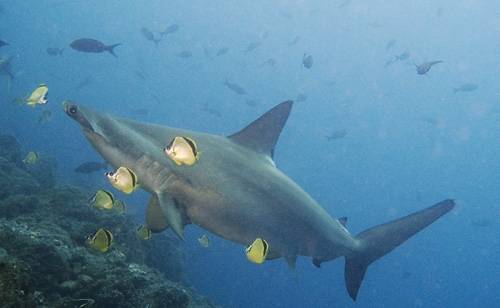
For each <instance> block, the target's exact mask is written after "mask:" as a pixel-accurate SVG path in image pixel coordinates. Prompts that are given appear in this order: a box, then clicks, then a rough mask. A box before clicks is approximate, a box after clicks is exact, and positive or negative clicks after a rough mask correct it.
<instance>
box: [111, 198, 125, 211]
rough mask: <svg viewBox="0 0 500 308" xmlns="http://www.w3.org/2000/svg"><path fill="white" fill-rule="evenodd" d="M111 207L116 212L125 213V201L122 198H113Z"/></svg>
mask: <svg viewBox="0 0 500 308" xmlns="http://www.w3.org/2000/svg"><path fill="white" fill-rule="evenodd" d="M113 207H114V208H115V210H116V211H117V212H118V214H123V213H125V202H123V201H122V200H119V199H115V202H114V203H113Z"/></svg>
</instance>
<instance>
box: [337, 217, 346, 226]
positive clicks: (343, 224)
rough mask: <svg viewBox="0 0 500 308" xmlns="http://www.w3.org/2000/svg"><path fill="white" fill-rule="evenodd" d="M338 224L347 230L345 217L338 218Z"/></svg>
mask: <svg viewBox="0 0 500 308" xmlns="http://www.w3.org/2000/svg"><path fill="white" fill-rule="evenodd" d="M339 222H340V224H341V225H342V226H344V228H347V217H340V218H339Z"/></svg>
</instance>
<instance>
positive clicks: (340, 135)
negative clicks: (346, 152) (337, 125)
mask: <svg viewBox="0 0 500 308" xmlns="http://www.w3.org/2000/svg"><path fill="white" fill-rule="evenodd" d="M345 136H347V131H346V130H345V129H341V130H337V131H334V132H333V133H331V134H330V135H328V136H326V139H327V140H328V141H332V140H336V139H342V138H344V137H345Z"/></svg>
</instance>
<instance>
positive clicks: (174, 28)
mask: <svg viewBox="0 0 500 308" xmlns="http://www.w3.org/2000/svg"><path fill="white" fill-rule="evenodd" d="M178 30H179V25H177V24H173V25H170V26H168V27H167V28H166V29H165V31H163V32H161V33H160V35H161V37H162V38H163V37H164V36H165V35H168V34H172V33H174V32H177V31H178Z"/></svg>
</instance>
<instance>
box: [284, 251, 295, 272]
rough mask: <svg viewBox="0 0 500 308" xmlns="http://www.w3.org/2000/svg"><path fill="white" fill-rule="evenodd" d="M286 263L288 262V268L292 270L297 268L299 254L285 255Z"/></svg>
mask: <svg viewBox="0 0 500 308" xmlns="http://www.w3.org/2000/svg"><path fill="white" fill-rule="evenodd" d="M285 261H286V264H288V268H290V269H291V270H292V271H293V270H295V265H296V263H297V255H291V256H286V257H285Z"/></svg>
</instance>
